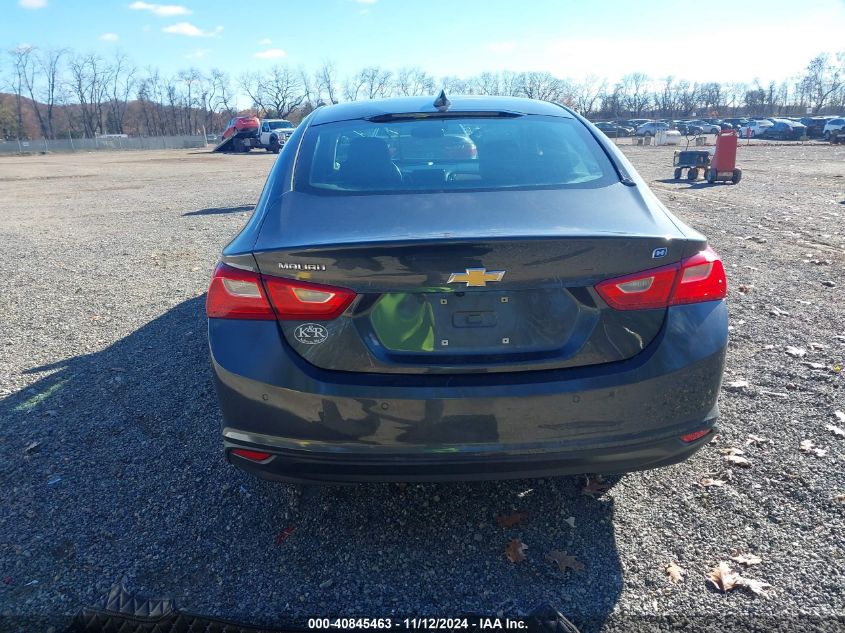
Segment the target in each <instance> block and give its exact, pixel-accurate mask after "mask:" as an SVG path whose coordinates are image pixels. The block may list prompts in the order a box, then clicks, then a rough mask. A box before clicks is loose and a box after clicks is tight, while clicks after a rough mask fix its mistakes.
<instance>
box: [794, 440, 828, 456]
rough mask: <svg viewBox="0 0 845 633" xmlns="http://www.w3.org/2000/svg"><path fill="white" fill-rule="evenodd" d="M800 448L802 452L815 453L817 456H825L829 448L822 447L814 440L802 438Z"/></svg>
mask: <svg viewBox="0 0 845 633" xmlns="http://www.w3.org/2000/svg"><path fill="white" fill-rule="evenodd" d="M798 448H799V449H800V450H801V452H802V453H805V454H807V455H815V456H816V457H824V456H825V455H827V449H826V448H820V447H819V446H817V445H816V443H815V442H814V441H813V440H801V444H800V445H799V447H798Z"/></svg>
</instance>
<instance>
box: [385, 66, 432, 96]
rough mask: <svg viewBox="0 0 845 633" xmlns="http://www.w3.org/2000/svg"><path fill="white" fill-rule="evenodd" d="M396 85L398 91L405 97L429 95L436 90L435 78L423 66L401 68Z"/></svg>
mask: <svg viewBox="0 0 845 633" xmlns="http://www.w3.org/2000/svg"><path fill="white" fill-rule="evenodd" d="M394 86H395V89H396V93H397V94H399V95H402V96H405V97H408V96H412V97H415V96H421V95H428V94H431V93H433V92H434V79H433V78H432V77H431V76H429V75H428V73H426V72H425V71H424V70H423V69H422V68H418V67H414V68H401V69H400V70H399V71H398V72H397V73H396V80H395V82H394Z"/></svg>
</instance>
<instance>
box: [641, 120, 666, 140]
mask: <svg viewBox="0 0 845 633" xmlns="http://www.w3.org/2000/svg"><path fill="white" fill-rule="evenodd" d="M668 129H669V124H668V123H663V122H662V121H649V122H648V123H643V124H642V125H640V127H638V128H637V136H654V135H655V134H656V133H657V131H658V130H668Z"/></svg>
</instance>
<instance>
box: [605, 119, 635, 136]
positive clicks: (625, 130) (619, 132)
mask: <svg viewBox="0 0 845 633" xmlns="http://www.w3.org/2000/svg"><path fill="white" fill-rule="evenodd" d="M596 127H597V128H598V129H600V130H601V131H602V132H603V133H604V135H605V136H608V137H610V138H620V137H624V136H633V135H634V130H633V129H632V128H630V127H625V126H622V125H617V124H616V123H610V122H609V121H599V122H598V123H596Z"/></svg>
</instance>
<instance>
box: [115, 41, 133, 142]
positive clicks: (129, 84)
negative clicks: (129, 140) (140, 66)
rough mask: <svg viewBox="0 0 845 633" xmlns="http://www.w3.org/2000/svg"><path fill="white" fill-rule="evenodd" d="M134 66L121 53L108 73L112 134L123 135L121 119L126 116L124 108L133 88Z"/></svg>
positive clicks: (116, 56)
mask: <svg viewBox="0 0 845 633" xmlns="http://www.w3.org/2000/svg"><path fill="white" fill-rule="evenodd" d="M135 73H136V69H135V66H134V65H133V64H132V63H131V62H130V61H129V58H128V57H126V55H124V54H122V53H118V54H117V55H115V58H114V63H113V64H112V66H111V69H110V73H109V75H110V76H109V80H110V87H109V92H110V94H109V107H110V115H111V116H110V118H111V126H110V129H112V130H113V131H114V132H116V133H118V134H123V133H124V129H123V119H124V117H125V116H126V107H127V104H128V103H129V95H130V94H132V91H133V90H134V88H135Z"/></svg>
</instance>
